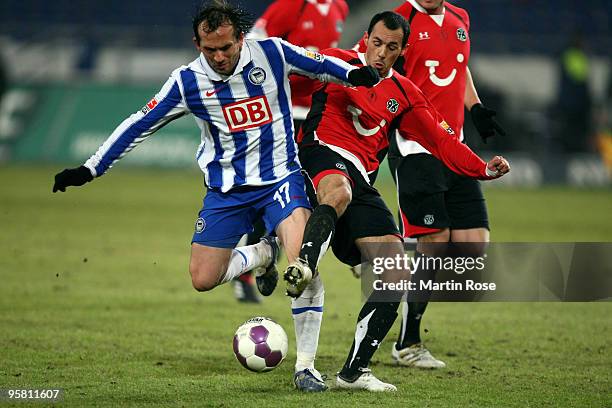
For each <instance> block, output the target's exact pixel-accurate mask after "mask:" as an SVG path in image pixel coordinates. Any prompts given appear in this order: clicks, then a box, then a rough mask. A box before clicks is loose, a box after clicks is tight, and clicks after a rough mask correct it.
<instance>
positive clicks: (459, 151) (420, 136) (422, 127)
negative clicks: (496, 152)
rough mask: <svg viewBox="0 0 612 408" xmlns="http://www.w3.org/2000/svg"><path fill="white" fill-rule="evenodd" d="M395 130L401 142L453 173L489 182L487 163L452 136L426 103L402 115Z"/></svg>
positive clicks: (452, 133)
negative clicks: (416, 147) (416, 146)
mask: <svg viewBox="0 0 612 408" xmlns="http://www.w3.org/2000/svg"><path fill="white" fill-rule="evenodd" d="M398 130H399V133H400V135H401V136H402V137H403V138H404V139H410V140H414V141H415V142H418V143H419V144H420V145H422V146H423V147H424V148H426V149H427V150H429V151H430V152H431V154H433V155H434V156H435V157H436V158H437V159H439V160H441V161H442V162H444V164H445V165H446V167H448V168H449V169H451V170H452V171H454V172H455V173H457V174H460V175H463V176H468V177H472V178H477V179H481V180H489V179H491V177H489V176H487V174H486V166H487V164H486V163H485V162H484V161H483V160H482V159H481V158H480V157H478V156H477V155H476V154H475V153H474V152H473V151H472V150H471V149H470V148H469V147H468V146H467V145H465V144H463V143H461V142H460V141H459V139H458V138H457V137H455V136H454V134H455V133H454V131H453V130H452V129H451V128H450V126H448V124H447V123H446V122H445V121H444V120H443V119H442V116H441V115H440V114H439V113H438V111H436V110H435V108H434V107H433V106H432V105H430V104H428V103H427V102H426V101H423V103H419V105H418V106H414V107H413V109H412V110H410V111H407V112H406V113H404V115H403V116H402V119H401V122H400V124H399V129H398ZM449 134H450V135H449ZM451 135H453V136H451Z"/></svg>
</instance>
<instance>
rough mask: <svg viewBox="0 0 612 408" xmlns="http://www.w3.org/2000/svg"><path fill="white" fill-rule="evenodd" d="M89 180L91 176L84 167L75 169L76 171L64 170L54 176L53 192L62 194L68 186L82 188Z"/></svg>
mask: <svg viewBox="0 0 612 408" xmlns="http://www.w3.org/2000/svg"><path fill="white" fill-rule="evenodd" d="M91 180H93V176H92V175H91V172H90V171H89V169H88V168H87V167H85V166H81V167H77V168H76V169H64V170H62V171H61V172H59V173H57V174H56V175H55V183H54V184H53V192H54V193H55V192H56V191H61V192H64V191H66V187H68V186H82V185H83V184H85V183H87V182H90V181H91Z"/></svg>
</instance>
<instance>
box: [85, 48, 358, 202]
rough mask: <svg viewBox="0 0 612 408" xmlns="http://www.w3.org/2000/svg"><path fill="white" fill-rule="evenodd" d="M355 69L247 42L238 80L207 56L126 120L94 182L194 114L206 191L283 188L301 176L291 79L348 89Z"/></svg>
mask: <svg viewBox="0 0 612 408" xmlns="http://www.w3.org/2000/svg"><path fill="white" fill-rule="evenodd" d="M352 69H354V67H353V66H351V65H349V64H347V63H345V62H344V61H341V60H340V59H337V58H333V57H328V56H325V57H324V56H322V55H320V54H317V53H314V52H312V51H308V50H305V49H303V48H300V47H296V46H294V45H292V44H290V43H288V42H285V41H283V40H281V39H279V38H269V39H266V40H244V45H243V47H242V51H241V54H240V59H239V61H238V65H237V66H236V69H235V71H234V73H233V74H232V75H231V76H229V77H222V76H221V75H219V74H218V73H216V72H215V71H213V69H212V68H211V67H210V66H209V65H208V63H207V62H206V59H205V58H204V56H203V55H200V57H199V58H197V59H196V60H194V61H193V62H191V63H190V64H189V65H188V66H182V67H180V68H178V69H176V70H175V71H174V72H173V73H172V74H171V75H170V78H169V79H168V81H167V82H166V83H165V84H164V86H163V87H162V88H161V90H160V91H159V92H158V93H157V94H156V95H155V97H154V98H153V99H152V100H151V101H150V102H149V103H148V104H147V105H146V106H144V107H143V108H142V110H140V111H138V112H136V113H134V114H133V115H131V116H130V117H129V118H127V119H126V120H124V121H123V122H122V123H121V124H120V125H119V126H118V127H117V128H116V129H115V131H114V132H113V133H112V134H111V135H110V137H109V138H108V139H107V140H106V141H105V142H104V143H103V144H102V146H100V148H99V149H98V151H97V152H96V153H95V154H94V155H93V156H91V157H90V158H89V159H88V160H87V161H86V162H85V166H86V167H88V168H89V169H90V170H91V172H92V174H93V175H94V176H101V175H102V174H104V173H105V172H106V171H107V170H108V169H109V168H110V167H112V165H113V164H114V163H115V162H116V161H117V160H119V159H120V158H121V157H123V156H124V155H125V154H126V153H128V152H129V151H130V150H132V149H133V148H134V147H135V146H136V145H138V144H139V143H140V142H142V141H143V140H144V139H146V138H147V137H148V136H149V135H151V134H152V133H154V132H155V131H156V130H158V129H160V128H161V127H162V126H164V125H166V124H167V123H169V122H170V121H172V120H174V119H177V118H179V117H181V116H183V115H185V114H187V113H193V115H194V117H195V120H196V122H197V124H198V126H199V127H200V129H201V139H202V141H201V143H200V146H199V148H198V150H197V153H196V159H197V161H198V164H199V166H200V168H201V169H202V171H203V172H204V176H205V181H206V185H207V186H208V187H209V188H216V189H220V190H221V191H223V192H227V191H229V190H230V189H231V188H233V187H237V186H244V185H251V186H259V185H265V184H271V183H275V182H277V181H279V180H281V179H282V178H284V177H286V176H287V175H288V174H290V173H292V172H294V171H298V170H299V169H300V165H299V160H298V157H297V145H296V143H295V140H294V129H293V120H292V116H291V92H290V88H289V81H288V78H287V77H288V75H289V74H290V73H297V74H303V75H307V76H309V77H311V78H317V79H319V80H321V81H325V82H328V81H332V82H336V83H340V84H344V85H349V86H350V84H349V83H348V82H347V78H348V72H349V71H350V70H352Z"/></svg>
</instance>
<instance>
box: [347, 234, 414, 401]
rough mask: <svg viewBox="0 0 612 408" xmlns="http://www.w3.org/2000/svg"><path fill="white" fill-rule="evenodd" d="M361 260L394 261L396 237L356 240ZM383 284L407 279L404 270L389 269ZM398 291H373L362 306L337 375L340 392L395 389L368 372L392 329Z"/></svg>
mask: <svg viewBox="0 0 612 408" xmlns="http://www.w3.org/2000/svg"><path fill="white" fill-rule="evenodd" d="M356 243H357V246H358V247H359V250H360V251H361V254H362V256H363V258H364V259H366V260H370V261H372V260H373V259H375V258H378V257H385V258H390V259H395V257H396V256H397V255H401V254H403V246H402V243H401V241H400V239H399V237H398V236H397V235H386V236H382V237H366V238H360V239H358V240H356ZM381 278H382V281H383V282H397V281H399V280H408V279H410V275H409V272H408V271H407V270H401V269H397V268H392V269H390V270H387V271H386V272H385V273H383V275H381ZM402 295H403V292H402V291H391V290H381V291H376V290H375V291H373V292H372V294H371V295H370V296H369V297H368V299H367V300H366V302H365V303H364V305H363V306H362V308H361V310H360V312H359V316H358V318H357V327H356V329H355V338H354V340H353V344H352V346H351V349H350V351H349V354H348V357H347V359H346V362H345V363H344V366H343V367H342V369H341V370H340V372H339V373H338V377H337V385H338V387H340V388H349V389H364V390H368V391H395V390H396V387H395V386H394V385H392V384H388V383H385V382H383V381H380V380H379V379H378V378H376V377H375V376H374V375H373V374H372V372H371V370H370V369H369V368H368V366H369V364H370V361H371V359H372V356H373V355H374V353H375V352H376V350H378V347H379V346H380V344H381V343H382V341H383V339H384V338H385V336H386V335H387V333H388V332H389V330H390V329H391V327H392V326H393V323H394V322H395V319H396V317H397V308H398V306H399V302H400V299H401V297H402Z"/></svg>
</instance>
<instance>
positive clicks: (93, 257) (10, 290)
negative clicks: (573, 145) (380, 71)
mask: <svg viewBox="0 0 612 408" xmlns="http://www.w3.org/2000/svg"><path fill="white" fill-rule="evenodd" d="M59 169H61V168H59V167H57V168H56V167H53V168H51V167H41V168H31V167H26V166H9V167H6V166H5V167H1V168H0V187H1V188H0V276H1V282H0V333H1V335H0V388H55V387H60V388H63V389H64V390H65V396H64V400H63V401H62V402H59V403H57V404H56V405H57V406H74V407H85V406H145V405H147V406H149V405H154V406H163V407H168V406H185V407H191V406H215V407H235V406H243V407H255V406H257V407H264V406H295V407H310V406H316V407H318V406H325V407H328V406H330V407H335V406H337V407H356V406H371V405H376V406H389V407H391V406H398V407H399V406H401V407H456V406H459V407H473V406H474V407H480V406H482V407H501V406H504V407H521V408H524V407H542V406H573V407H610V406H612V397H611V393H610V390H611V389H612V382H611V376H612V373H611V371H612V357H611V353H612V340H611V339H612V330H611V326H612V320H611V316H612V307H611V304H610V303H609V302H598V303H475V304H460V303H434V304H432V305H430V308H429V311H428V313H427V315H426V318H425V320H424V323H423V327H424V328H425V329H427V333H426V334H425V335H424V339H425V341H426V343H427V344H428V346H429V347H430V349H431V350H432V351H433V352H434V354H436V355H438V356H439V357H440V358H442V359H443V360H445V361H446V362H447V364H448V367H447V368H446V369H444V370H440V371H417V370H413V369H402V368H398V367H395V366H393V365H392V364H391V359H390V353H389V351H390V347H391V341H392V340H393V339H394V338H395V337H396V336H397V332H398V325H397V323H396V325H395V326H394V328H393V329H392V331H391V333H390V335H389V337H388V338H387V340H386V341H385V342H384V343H383V345H382V347H381V348H380V350H379V352H378V353H377V355H376V356H375V358H374V361H373V364H372V368H373V370H374V372H375V374H376V375H377V376H379V377H380V378H381V379H384V380H388V381H390V382H392V383H394V384H396V385H397V386H398V388H399V391H398V392H397V393H394V394H385V395H373V394H369V393H365V392H344V391H339V390H331V391H330V392H328V393H325V394H322V395H305V394H300V393H298V392H296V391H295V390H293V388H292V383H291V378H292V373H293V367H292V366H293V361H294V359H295V351H294V346H295V344H294V335H293V328H292V321H291V316H290V312H289V300H288V298H286V297H285V296H283V294H282V293H281V292H282V291H281V290H279V291H277V293H275V294H274V295H273V296H271V298H269V299H266V300H265V301H264V302H263V303H262V304H261V305H258V306H248V305H242V304H238V303H237V302H236V301H234V299H233V295H232V290H231V288H230V287H229V286H224V287H220V288H217V289H216V290H214V291H212V292H210V293H197V292H195V291H194V290H193V289H192V288H191V282H190V279H189V276H188V270H187V266H188V258H189V241H190V238H191V234H192V231H193V222H194V220H195V216H196V213H197V211H198V210H199V208H200V205H201V198H202V193H203V189H202V187H201V176H200V175H199V174H198V173H197V172H196V171H195V170H186V171H179V170H172V171H162V170H134V169H129V168H125V167H124V168H122V167H121V166H119V167H118V168H117V169H113V170H112V171H111V172H110V173H109V174H108V175H107V176H105V177H103V178H102V179H100V180H96V181H95V182H94V183H91V184H89V185H86V186H84V187H81V188H71V189H69V191H68V192H67V193H64V194H55V195H54V194H51V186H52V177H53V175H54V174H55V172H56V171H57V170H59ZM382 190H383V195H384V197H385V198H386V199H387V200H388V202H389V203H390V204H391V205H392V206H393V203H394V202H395V199H394V197H393V189H392V187H391V186H385V187H384V188H383V189H382ZM486 195H487V198H488V203H489V209H490V217H491V220H492V228H493V232H492V239H493V240H497V241H521V242H529V241H612V217H610V209H611V208H612V207H611V203H612V192H611V191H609V190H607V191H602V190H599V191H587V190H570V189H562V188H545V189H537V190H503V189H488V190H487V191H486ZM321 269H322V273H323V279H324V282H325V283H326V304H325V308H326V314H325V316H324V321H323V330H322V334H321V340H320V347H319V357H318V360H317V367H318V368H319V370H321V371H322V372H324V373H326V374H328V375H329V376H330V377H333V375H334V374H335V372H336V371H337V370H338V369H339V368H340V366H341V364H342V363H343V361H344V359H345V357H346V353H347V352H348V349H349V347H350V344H351V341H352V336H353V329H354V324H355V318H356V314H357V312H358V310H359V307H360V296H359V282H358V281H357V280H356V279H354V278H353V277H352V276H351V274H350V272H349V271H348V269H347V268H346V267H344V266H342V265H341V264H339V263H338V262H337V261H336V260H335V258H334V257H333V255H332V254H328V255H327V256H326V257H325V260H324V263H323V266H322V268H321ZM256 315H264V316H269V317H271V318H273V319H275V320H276V321H278V322H279V323H281V324H282V325H283V327H284V328H285V330H286V331H287V333H288V335H289V341H290V346H289V350H290V352H289V355H288V357H287V360H286V361H285V363H283V365H282V366H281V367H280V368H278V369H276V370H274V371H272V372H270V373H266V374H253V373H251V372H248V371H247V370H245V369H243V368H242V367H241V366H240V365H239V364H238V363H237V361H235V359H234V356H233V354H232V347H231V346H232V343H231V339H232V335H233V332H234V330H235V329H236V328H237V326H238V325H239V324H240V323H242V322H243V321H244V320H246V319H248V318H250V317H252V316H256ZM5 404H7V403H6V402H3V401H0V405H5ZM26 405H27V406H30V405H31V404H27V403H26V404H23V403H20V404H18V405H17V406H26ZM36 405H40V404H36Z"/></svg>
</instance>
